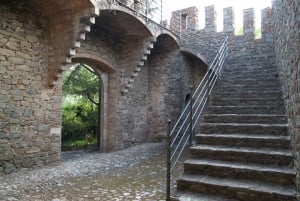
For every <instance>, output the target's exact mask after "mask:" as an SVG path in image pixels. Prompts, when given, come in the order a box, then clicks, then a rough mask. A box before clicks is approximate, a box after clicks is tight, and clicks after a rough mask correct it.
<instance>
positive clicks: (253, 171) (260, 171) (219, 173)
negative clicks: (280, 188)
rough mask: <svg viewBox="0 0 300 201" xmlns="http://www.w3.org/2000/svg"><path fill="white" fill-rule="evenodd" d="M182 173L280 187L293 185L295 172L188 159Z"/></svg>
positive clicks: (283, 168)
mask: <svg viewBox="0 0 300 201" xmlns="http://www.w3.org/2000/svg"><path fill="white" fill-rule="evenodd" d="M184 173H186V174H203V175H208V176H213V177H220V178H234V179H243V180H256V181H262V182H269V183H274V184H280V185H289V186H291V185H294V184H295V181H294V179H295V176H296V172H295V170H294V169H293V168H292V167H289V166H268V165H258V164H249V163H232V162H228V161H218V160H210V159H188V160H186V161H185V162H184Z"/></svg>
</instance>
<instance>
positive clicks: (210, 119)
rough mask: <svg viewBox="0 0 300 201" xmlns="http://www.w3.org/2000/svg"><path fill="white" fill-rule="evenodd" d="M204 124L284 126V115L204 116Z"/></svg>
mask: <svg viewBox="0 0 300 201" xmlns="http://www.w3.org/2000/svg"><path fill="white" fill-rule="evenodd" d="M203 121H204V123H254V124H255V123H262V124H268V123H273V124H284V123H286V122H287V119H286V116H285V115H276V114H269V115H268V114H205V115H204V120H203Z"/></svg>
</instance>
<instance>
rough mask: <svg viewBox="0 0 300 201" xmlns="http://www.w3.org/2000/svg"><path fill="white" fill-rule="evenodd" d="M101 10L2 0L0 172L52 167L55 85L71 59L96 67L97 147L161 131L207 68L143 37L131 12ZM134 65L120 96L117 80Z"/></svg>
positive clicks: (174, 46)
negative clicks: (98, 103) (98, 93)
mask: <svg viewBox="0 0 300 201" xmlns="http://www.w3.org/2000/svg"><path fill="white" fill-rule="evenodd" d="M108 6H110V4H109V1H108V3H107V4H104V3H103V1H101V2H100V3H99V4H97V3H95V2H94V1H81V0H75V1H72V2H71V3H70V2H68V1H59V2H57V1H34V0H31V1H28V2H27V1H26V3H25V1H24V2H23V1H3V2H1V3H0V9H1V14H0V15H1V18H0V63H1V66H0V80H1V84H0V91H1V94H0V109H1V112H0V117H1V118H0V151H1V153H2V154H1V156H0V174H3V173H10V172H12V171H16V170H17V169H18V168H30V167H35V166H41V165H45V164H48V163H55V162H59V160H60V153H61V148H60V146H61V94H62V80H63V76H64V72H65V71H66V70H68V69H69V68H70V66H71V65H72V64H75V63H78V62H83V63H86V64H88V65H90V66H91V67H92V68H94V69H95V71H96V72H97V73H98V74H99V78H100V80H101V82H102V84H103V89H101V90H102V92H103V93H102V96H103V97H102V98H101V99H102V102H101V114H100V115H101V123H100V124H101V125H100V127H101V136H100V139H101V147H100V150H101V151H111V150H117V149H122V148H124V147H129V146H132V145H134V144H137V143H142V142H145V141H161V140H162V138H164V136H165V135H166V131H167V126H166V121H167V119H168V118H171V119H172V120H173V121H175V119H176V117H177V116H178V114H179V112H180V110H181V108H182V107H183V106H184V100H185V97H186V96H187V93H190V92H187V91H189V86H190V85H191V84H192V83H196V82H197V80H199V79H201V76H202V75H203V71H205V69H206V64H205V63H203V62H202V61H201V59H200V58H198V57H197V56H195V55H192V56H191V55H190V54H188V52H187V51H185V53H182V51H181V50H180V47H179V45H178V42H177V41H176V38H175V37H174V36H170V35H169V34H168V33H163V34H162V33H159V32H157V29H155V28H154V29H153V30H154V31H153V32H151V30H149V29H148V27H146V26H145V24H143V23H142V22H141V20H140V19H138V18H137V17H136V16H135V15H134V13H132V12H129V11H127V10H124V9H123V8H120V9H119V7H116V8H114V9H116V10H115V11H114V12H110V10H109V8H108ZM99 11H100V13H101V15H100V16H99V17H98V16H97V15H98V14H99ZM153 39H155V41H156V42H155V44H154V45H153V47H152V50H151V51H150V55H149V56H148V57H147V58H145V59H144V57H143V53H144V51H145V48H147V46H148V45H149V40H153ZM152 51H153V52H152ZM147 52H149V51H147ZM151 52H152V53H151ZM148 54H149V53H148ZM162 55H163V56H164V57H163V58H162V57H161V56H162ZM141 59H142V60H143V62H144V65H143V66H142V67H141V68H137V65H138V64H139V63H140V62H141ZM135 69H139V71H138V72H135V74H134V76H135V82H134V83H133V84H132V87H131V88H130V89H129V90H128V92H127V93H126V94H125V95H124V94H122V93H121V91H122V88H123V86H124V81H125V80H126V79H128V78H130V76H132V72H134V71H135ZM191 72H195V73H194V74H192V73H191ZM192 75H194V76H192ZM162 80H163V82H162ZM157 86H158V87H159V88H160V90H157V88H156V87H157ZM178 86H180V87H179V88H178Z"/></svg>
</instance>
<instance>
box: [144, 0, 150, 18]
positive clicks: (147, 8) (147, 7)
mask: <svg viewBox="0 0 300 201" xmlns="http://www.w3.org/2000/svg"><path fill="white" fill-rule="evenodd" d="M148 1H149V0H146V10H145V12H146V13H145V14H146V23H148V11H149V7H150V6H149V2H148Z"/></svg>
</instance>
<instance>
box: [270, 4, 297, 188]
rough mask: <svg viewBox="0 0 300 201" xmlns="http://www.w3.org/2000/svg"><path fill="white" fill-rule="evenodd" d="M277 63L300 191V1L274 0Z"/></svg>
mask: <svg viewBox="0 0 300 201" xmlns="http://www.w3.org/2000/svg"><path fill="white" fill-rule="evenodd" d="M272 14H273V17H274V36H275V54H276V64H277V67H278V71H279V74H280V79H281V84H282V91H283V95H284V99H285V106H286V108H287V114H288V124H289V132H290V135H291V139H292V140H291V142H292V147H293V150H294V157H295V168H296V170H297V172H298V174H297V180H296V181H297V186H298V191H300V174H299V172H300V154H299V151H300V140H299V139H300V110H299V108H300V78H299V74H300V60H299V57H300V46H299V44H300V33H299V30H300V2H299V1H294V0H274V1H273V13H272Z"/></svg>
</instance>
